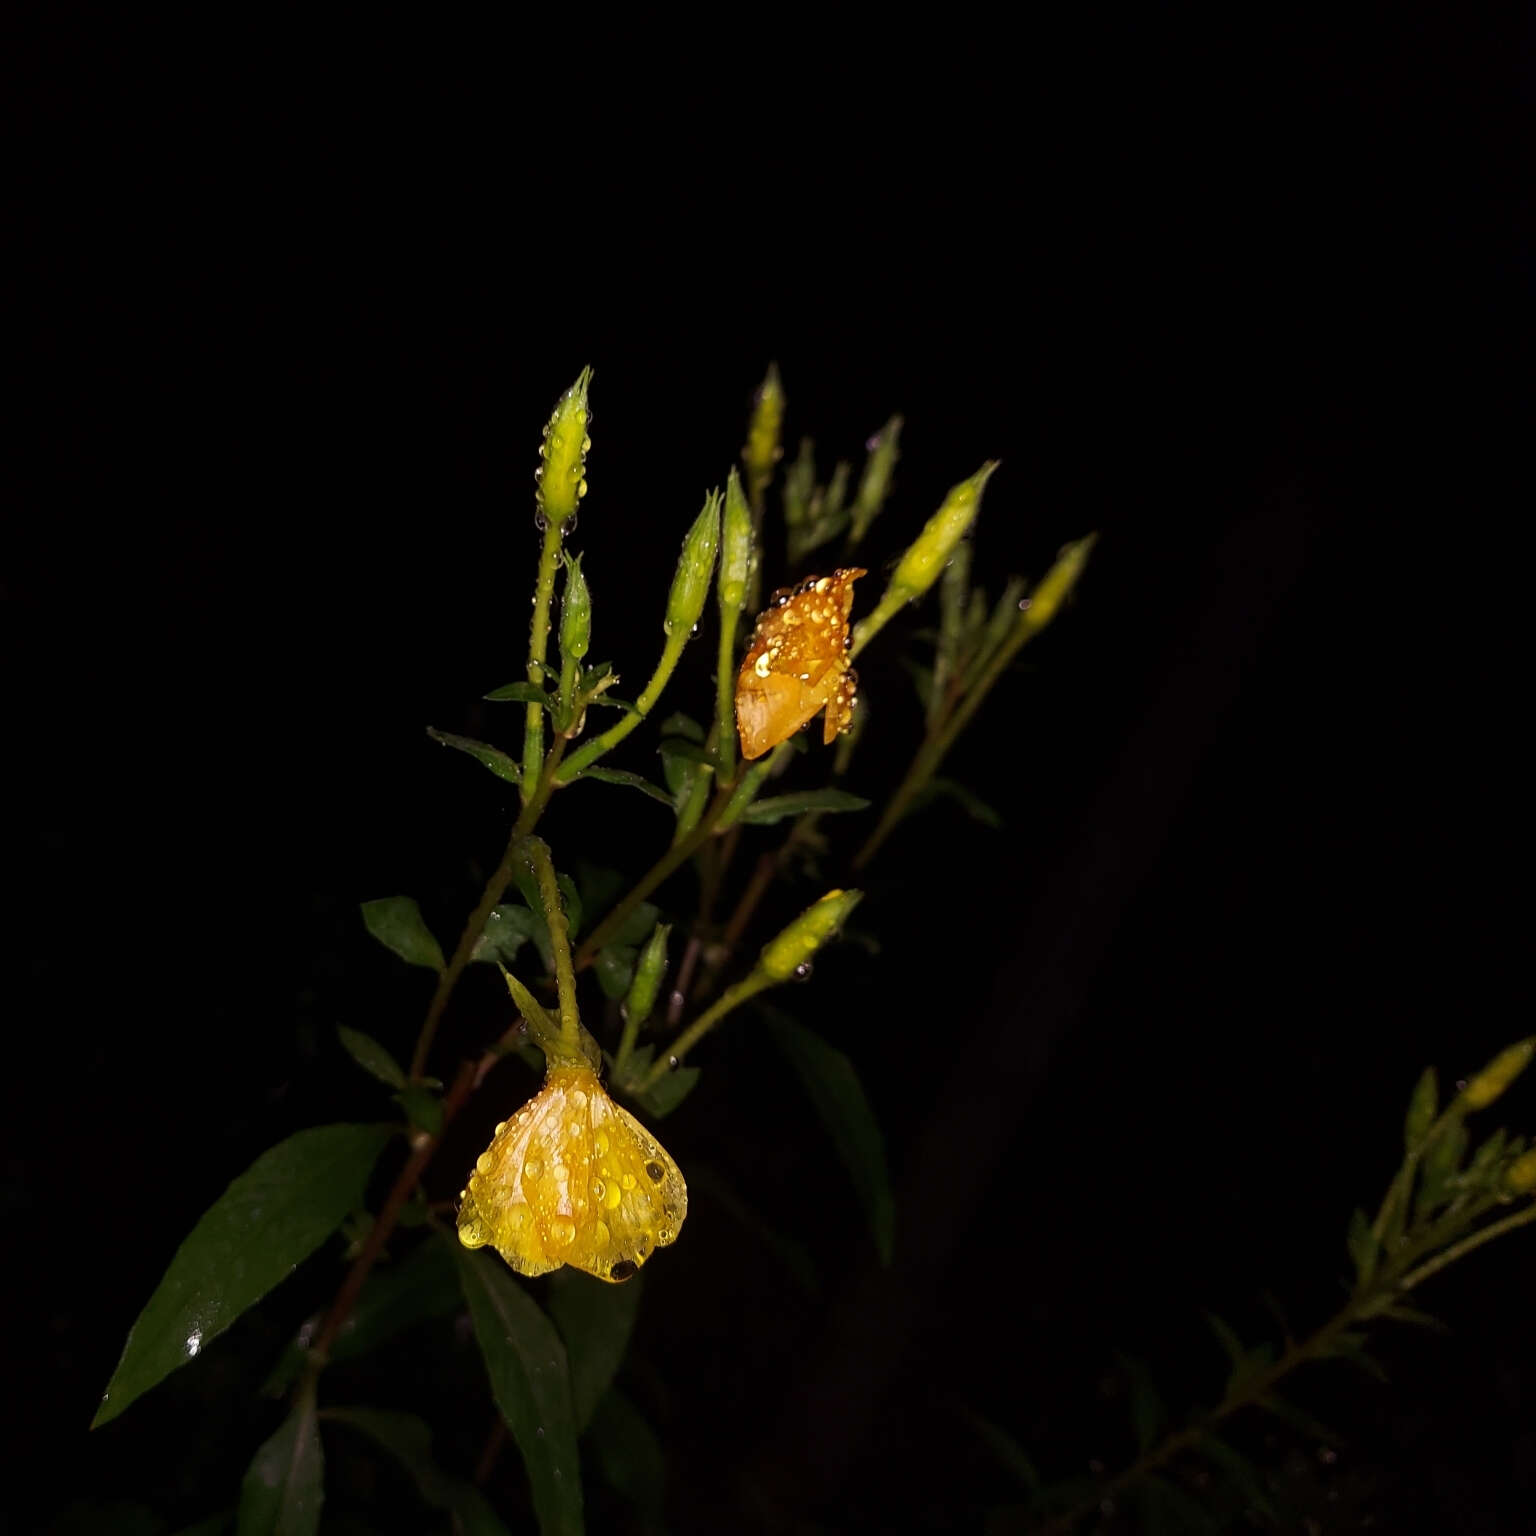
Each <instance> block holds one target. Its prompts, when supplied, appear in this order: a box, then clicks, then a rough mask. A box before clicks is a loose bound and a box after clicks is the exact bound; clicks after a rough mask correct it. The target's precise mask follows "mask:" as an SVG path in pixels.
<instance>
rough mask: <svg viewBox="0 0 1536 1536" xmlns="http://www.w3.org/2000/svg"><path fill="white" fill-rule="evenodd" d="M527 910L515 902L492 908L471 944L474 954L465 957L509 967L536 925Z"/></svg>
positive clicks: (533, 915) (535, 920)
mask: <svg viewBox="0 0 1536 1536" xmlns="http://www.w3.org/2000/svg"><path fill="white" fill-rule="evenodd" d="M541 921H542V920H541V919H540V918H538V917H537V916H536V915H535V914H534V913H532V912H530V911H529V910H528V908H527V907H524V906H520V905H519V904H518V903H517V902H515V901H510V902H506V903H505V904H503V905H502V906H499V907H495V908H493V909H492V911H491V915H490V916H489V917H488V918H487V919H486V921H485V932H484V933H482V934H481V935H480V938H479V939H478V941H477V942H476V944H475V952H474V954H472V955H471V956H470V957H469V958H470V959H471V960H482V961H486V962H488V963H489V962H493V961H497V960H499V961H500V962H501V963H502V964H503V965H511V964H512V962H513V961H514V960H516V959H517V952H518V950H520V949H521V948H522V947H523V945H524V944H526V943H527V942H528V941H529V939H531V938H532V937H533V936H534V933H535V931H536V930H537V928H538V926H539V924H540V922H541Z"/></svg>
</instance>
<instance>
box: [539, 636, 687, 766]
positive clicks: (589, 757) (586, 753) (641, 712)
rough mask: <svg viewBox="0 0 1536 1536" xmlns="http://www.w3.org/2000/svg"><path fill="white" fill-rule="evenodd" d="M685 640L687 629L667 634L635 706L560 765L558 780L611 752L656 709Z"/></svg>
mask: <svg viewBox="0 0 1536 1536" xmlns="http://www.w3.org/2000/svg"><path fill="white" fill-rule="evenodd" d="M687 643H688V632H687V631H686V630H685V631H684V632H683V633H682V634H678V633H676V632H675V631H674V632H673V633H672V634H669V635H668V636H667V643H666V644H665V645H664V646H663V647H662V649H661V660H660V661H658V662H657V663H656V670H655V671H654V672H653V673H652V674H651V680H650V682H648V683H647V684H646V685H645V689H644V691H643V692H642V693H641V695H640V697H639V698H638V699H636V700H635V707H634V710H633V711H626V712H625V713H624V715H623V716H622V717H621V718H620V719H619V721H618V723H617V724H616V725H611V726H609V727H608V729H607V730H606V731H604V732H603V733H602V735H600V736H594V737H593V738H592V739H591V740H590V741H588V742H585V743H584V744H583V745H582V746H580V747H578V748H577V749H576V751H574V752H573V753H572V754H571V755H570V757H569V758H568V759H567V760H566V764H565V767H564V768H562V769H561V771H560V774H559V776H558V778H557V779H556V783H557V784H561V785H563V784H569V783H570V782H571V780H572V779H574V778H576V777H577V776H578V775H579V774H580V773H581V771H582V770H583V769H584V768H590V767H591V766H592V764H593V763H595V762H596V761H597V760H598V758H600V757H602V756H603V755H604V753H607V752H611V751H612V750H613V749H614V748H615V747H616V746H618V744H619V743H620V742H621V741H623V740H624V738H625V737H626V736H628V735H629V734H630V732H631V731H633V730H635V729H636V728H637V727H638V726H639V724H640V722H641V721H642V720H644V719H645V717H646V716H647V715H649V714H650V712H651V711H652V710H653V709H655V707H656V701H657V700H658V699H659V698H660V697H661V693H662V690H663V689H664V688H665V687H666V686H667V684H668V682H670V681H671V678H672V674H673V673H674V672H675V671H676V670H677V663H678V659H679V658H680V657H681V656H682V654H683V647H684V646H685V645H687Z"/></svg>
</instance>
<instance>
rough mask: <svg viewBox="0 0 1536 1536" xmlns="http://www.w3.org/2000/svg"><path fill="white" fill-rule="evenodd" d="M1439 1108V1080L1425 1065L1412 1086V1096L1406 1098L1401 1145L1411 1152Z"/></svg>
mask: <svg viewBox="0 0 1536 1536" xmlns="http://www.w3.org/2000/svg"><path fill="white" fill-rule="evenodd" d="M1439 1108H1440V1081H1439V1079H1438V1078H1437V1077H1436V1076H1435V1069H1434V1068H1433V1067H1425V1069H1424V1074H1423V1076H1422V1077H1420V1078H1419V1080H1418V1082H1417V1084H1415V1086H1414V1090H1413V1097H1412V1098H1410V1099H1409V1100H1408V1114H1407V1116H1406V1117H1405V1118H1404V1120H1403V1146H1404V1147H1405V1148H1406V1149H1407V1150H1408V1151H1409V1152H1412V1151H1413V1150H1414V1148H1416V1147H1417V1146H1418V1144H1419V1143H1420V1142H1421V1141H1423V1140H1424V1138H1425V1136H1426V1135H1428V1134H1429V1128H1430V1126H1432V1125H1433V1124H1434V1123H1435V1114H1436V1112H1437V1111H1438V1110H1439Z"/></svg>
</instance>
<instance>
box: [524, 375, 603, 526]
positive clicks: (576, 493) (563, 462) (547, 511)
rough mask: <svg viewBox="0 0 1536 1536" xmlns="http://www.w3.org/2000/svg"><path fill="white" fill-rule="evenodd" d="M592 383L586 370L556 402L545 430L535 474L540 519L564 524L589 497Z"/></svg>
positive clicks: (590, 376)
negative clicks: (588, 470)
mask: <svg viewBox="0 0 1536 1536" xmlns="http://www.w3.org/2000/svg"><path fill="white" fill-rule="evenodd" d="M591 382H592V370H591V368H583V369H582V370H581V374H580V376H579V377H578V378H577V380H576V382H575V383H574V384H572V385H571V387H570V388H569V389H568V390H566V392H565V393H564V394H563V395H561V396H560V398H559V399H558V400H557V401H556V402H555V408H554V410H553V411H552V412H551V413H550V417H549V422H548V424H547V425H546V426H545V428H544V442H543V445H542V446H541V447H540V449H539V467H538V468H537V469H536V470H535V471H534V479H535V480H536V481H537V482H538V490H537V492H536V493H535V497H536V500H537V501H538V504H539V515H540V517H542V518H545V519H547V520H548V521H549V522H552V523H563V522H564V521H565V520H566V519H567V518H568V517H570V516H571V515H572V514H573V513H574V512H575V511H576V503H577V502H578V501H580V500H581V498H582V497H583V496H585V495H586V494H587V480H586V473H587V450H588V449H590V448H591V446H592V439H591V437H590V436H589V435H588V431H587V429H588V427H589V426H590V425H591V420H592V414H591V411H590V410H589V409H588V407H587V388H588V386H589V385H590V384H591Z"/></svg>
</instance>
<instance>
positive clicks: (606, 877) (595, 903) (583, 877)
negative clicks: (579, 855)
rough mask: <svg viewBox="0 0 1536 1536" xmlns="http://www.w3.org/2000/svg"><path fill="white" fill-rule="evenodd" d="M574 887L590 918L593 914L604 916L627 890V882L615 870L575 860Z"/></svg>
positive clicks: (603, 865) (583, 860)
mask: <svg viewBox="0 0 1536 1536" xmlns="http://www.w3.org/2000/svg"><path fill="white" fill-rule="evenodd" d="M576 885H577V888H578V889H579V890H580V891H581V904H582V907H583V908H584V910H585V911H586V913H587V916H588V917H591V916H592V915H593V914H594V913H601V914H603V915H606V914H607V911H608V909H609V907H611V906H612V905H613V904H614V902H616V901H617V900H618V899H619V897H620V896H622V895H623V894H624V892H625V890H627V889H628V887H629V881H628V880H627V879H626V878H625V877H624V875H623V874H622V873H621V872H620V871H619V870H617V869H610V868H608V866H607V865H605V864H593V863H591V862H589V861H588V860H586V859H577V861H576Z"/></svg>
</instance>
